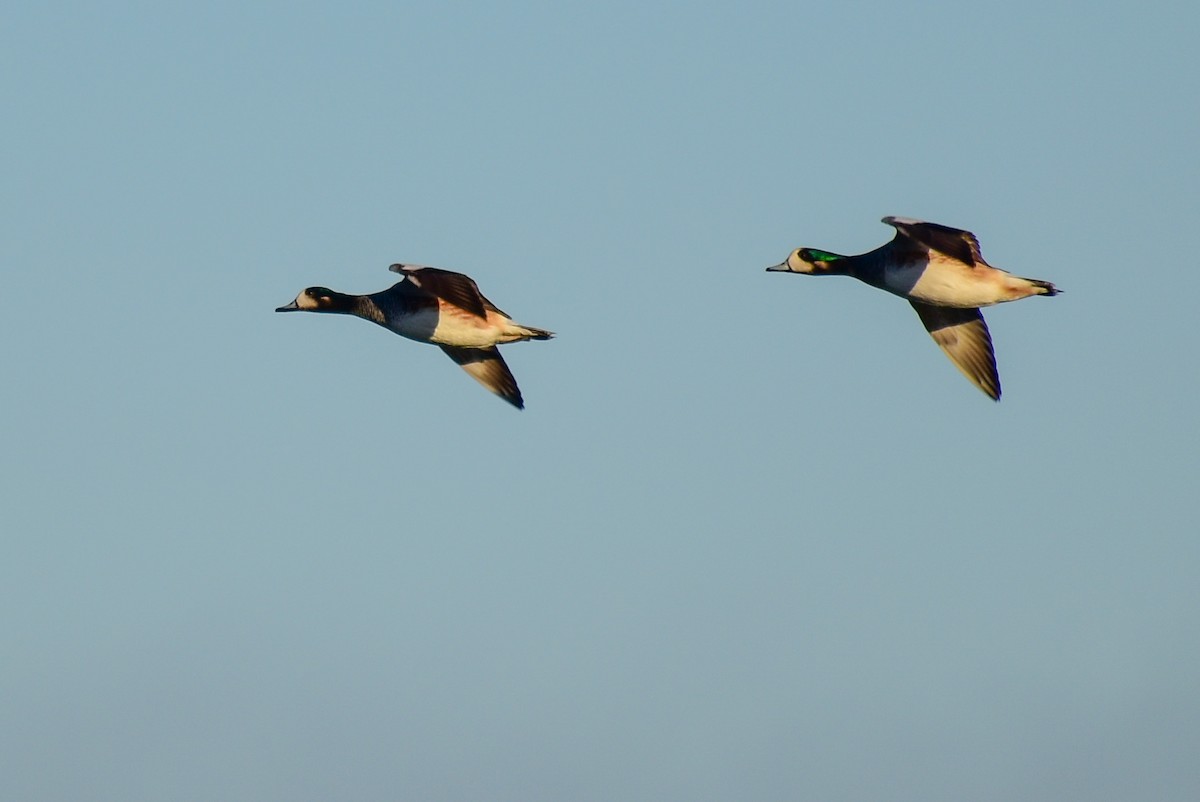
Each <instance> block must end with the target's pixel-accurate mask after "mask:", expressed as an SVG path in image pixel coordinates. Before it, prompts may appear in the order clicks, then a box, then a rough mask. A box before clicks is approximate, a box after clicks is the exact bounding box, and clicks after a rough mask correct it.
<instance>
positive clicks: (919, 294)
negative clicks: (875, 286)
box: [884, 262, 1003, 308]
mask: <svg viewBox="0 0 1200 802" xmlns="http://www.w3.org/2000/svg"><path fill="white" fill-rule="evenodd" d="M980 269H981V268H972V267H966V266H964V265H959V264H954V265H941V264H938V263H936V262H933V263H930V264H926V265H914V266H912V267H902V268H890V269H889V270H888V271H887V273H886V274H885V278H884V289H886V290H887V291H888V292H892V293H895V294H896V295H899V296H902V297H904V298H912V299H914V300H917V301H924V302H925V303H929V304H933V305H935V306H957V307H962V308H973V307H977V306H990V305H991V304H994V303H997V302H999V301H1001V300H1003V298H1000V297H998V296H997V292H996V290H997V287H996V285H995V284H994V283H993V282H991V281H988V280H986V277H985V276H983V275H982V274H976V273H975V272H974V271H976V270H980ZM988 269H989V268H986V267H984V268H982V270H988ZM981 279H983V280H981Z"/></svg>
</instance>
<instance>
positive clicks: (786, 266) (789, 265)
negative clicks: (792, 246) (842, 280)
mask: <svg viewBox="0 0 1200 802" xmlns="http://www.w3.org/2000/svg"><path fill="white" fill-rule="evenodd" d="M845 258H846V257H844V256H838V255H837V254H836V253H829V252H827V251H818V250H817V249H816V248H797V249H796V250H794V251H792V252H791V253H790V254H789V255H788V258H787V259H785V260H784V261H782V262H780V263H779V264H777V265H773V266H771V267H768V268H767V272H768V273H808V274H809V275H814V274H817V275H819V274H821V273H837V272H839V269H840V266H839V265H837V262H838V261H840V260H842V259H845Z"/></svg>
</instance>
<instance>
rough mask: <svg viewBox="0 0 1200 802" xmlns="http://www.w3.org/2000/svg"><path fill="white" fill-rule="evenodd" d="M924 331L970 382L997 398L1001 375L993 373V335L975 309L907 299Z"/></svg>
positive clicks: (994, 368) (994, 399) (994, 398)
mask: <svg viewBox="0 0 1200 802" xmlns="http://www.w3.org/2000/svg"><path fill="white" fill-rule="evenodd" d="M909 303H911V304H912V307H913V309H915V310H917V315H918V316H919V317H920V318H921V322H922V323H924V324H925V330H926V331H928V332H929V335H930V336H931V337H933V341H934V342H935V343H937V344H938V345H939V346H940V347H941V349H942V351H943V352H945V354H946V356H948V357H950V361H951V362H953V363H954V365H955V367H957V368H958V369H959V370H961V371H962V372H963V375H964V376H966V377H967V378H968V379H970V380H971V383H972V384H974V385H975V386H976V387H978V388H979V389H980V390H983V391H984V392H985V393H987V394H988V395H989V396H990V397H991V398H992V400H993V401H999V400H1000V374H999V373H997V372H996V355H995V353H994V352H993V351H992V335H991V334H990V333H988V327H987V323H985V322H984V320H983V315H982V314H981V313H980V311H979V310H978V309H963V308H960V307H956V306H933V305H931V304H923V303H921V302H919V301H912V300H910V301H909Z"/></svg>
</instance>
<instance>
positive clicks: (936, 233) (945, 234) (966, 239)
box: [883, 217, 987, 265]
mask: <svg viewBox="0 0 1200 802" xmlns="http://www.w3.org/2000/svg"><path fill="white" fill-rule="evenodd" d="M883 222H885V223H887V224H888V225H889V226H892V227H894V228H895V229H896V232H897V234H896V239H900V237H907V238H909V239H911V240H913V241H914V242H917V243H920V244H921V245H923V246H924V247H926V248H928V249H929V250H932V251H939V252H940V253H944V254H946V255H947V256H951V257H953V258H955V259H957V260H958V261H960V262H963V263H965V264H968V265H976V264H981V265H986V264H987V262H985V261H983V254H981V253H980V251H979V240H978V239H976V238H975V235H974V234H972V233H971V232H970V231H963V230H962V229H958V228H950V227H949V226H942V225H938V224H937V223H925V222H922V221H921V220H909V219H908V218H906V217H885V218H883Z"/></svg>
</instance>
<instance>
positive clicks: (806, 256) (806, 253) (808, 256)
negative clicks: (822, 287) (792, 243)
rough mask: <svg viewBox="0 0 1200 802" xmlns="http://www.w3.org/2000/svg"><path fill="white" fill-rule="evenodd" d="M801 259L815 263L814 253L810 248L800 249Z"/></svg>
mask: <svg viewBox="0 0 1200 802" xmlns="http://www.w3.org/2000/svg"><path fill="white" fill-rule="evenodd" d="M800 258H801V259H803V260H804V261H806V262H811V261H813V255H812V251H810V250H809V249H808V248H801V249H800Z"/></svg>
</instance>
